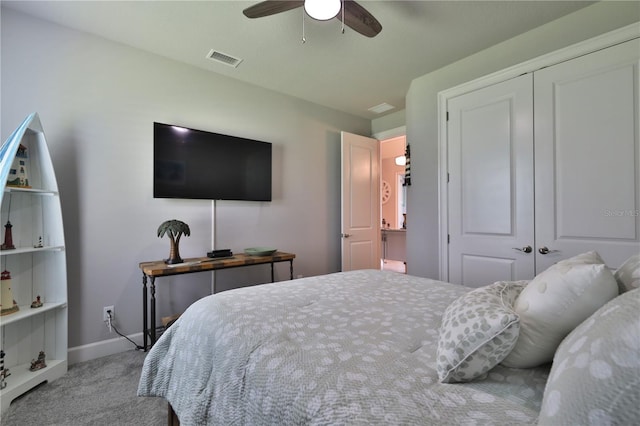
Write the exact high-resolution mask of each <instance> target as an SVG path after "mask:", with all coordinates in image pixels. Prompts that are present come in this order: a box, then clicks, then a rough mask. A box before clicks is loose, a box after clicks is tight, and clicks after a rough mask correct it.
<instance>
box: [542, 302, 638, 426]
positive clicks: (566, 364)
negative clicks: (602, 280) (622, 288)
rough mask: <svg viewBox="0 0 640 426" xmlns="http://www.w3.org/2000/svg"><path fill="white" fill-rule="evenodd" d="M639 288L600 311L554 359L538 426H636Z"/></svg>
mask: <svg viewBox="0 0 640 426" xmlns="http://www.w3.org/2000/svg"><path fill="white" fill-rule="evenodd" d="M638 307H640V289H636V290H631V291H628V292H626V293H624V294H622V295H621V296H618V297H616V298H615V299H613V300H611V301H610V302H609V303H607V304H606V305H604V306H603V307H602V308H600V309H599V310H598V311H597V312H596V313H594V314H593V315H592V316H591V317H589V318H588V319H587V320H586V321H584V322H583V323H582V324H580V325H579V326H578V327H577V328H576V329H575V330H573V331H572V332H571V333H570V334H569V335H568V336H567V338H566V339H564V340H563V342H562V344H560V346H559V347H558V351H557V352H556V354H555V357H554V358H553V366H552V367H551V372H550V373H549V379H548V381H547V386H546V388H545V391H544V397H543V399H542V408H541V410H540V417H539V423H538V424H539V425H542V426H544V425H553V426H556V425H631V424H638V419H639V418H640V404H639V403H638V401H640V357H639V356H638V354H639V353H640V316H638Z"/></svg>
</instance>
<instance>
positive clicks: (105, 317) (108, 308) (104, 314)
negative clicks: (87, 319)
mask: <svg viewBox="0 0 640 426" xmlns="http://www.w3.org/2000/svg"><path fill="white" fill-rule="evenodd" d="M107 311H111V322H113V321H114V320H115V319H116V311H115V309H113V305H112V306H105V307H104V308H102V321H104V322H107V321H109V314H108V313H107Z"/></svg>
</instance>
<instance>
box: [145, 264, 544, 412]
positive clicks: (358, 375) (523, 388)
mask: <svg viewBox="0 0 640 426" xmlns="http://www.w3.org/2000/svg"><path fill="white" fill-rule="evenodd" d="M468 290H469V289H468V288H465V287H461V286H456V285H452V284H448V283H443V282H439V281H433V280H429V279H425V278H418V277H412V276H408V275H403V274H398V273H393V272H383V271H354V272H345V273H336V274H330V275H325V276H319V277H309V278H303V279H298V280H294V281H287V282H278V283H274V284H265V285H260V286H254V287H248V288H242V289H237V290H232V291H227V292H223V293H219V294H216V295H214V296H209V297H205V298H203V299H201V300H199V301H197V302H195V303H194V304H193V305H192V306H191V307H190V308H189V309H188V310H187V311H186V312H185V313H184V314H183V315H182V316H181V317H180V319H179V320H178V321H176V322H175V323H174V325H172V326H171V328H169V330H168V331H167V332H165V333H164V334H163V335H162V336H161V338H160V339H159V340H158V342H157V343H156V344H155V345H154V347H153V348H152V350H151V351H150V352H149V354H148V355H147V358H146V360H145V363H144V367H143V371H142V377H141V379H140V385H139V389H138V395H140V396H161V397H165V398H166V399H167V400H168V401H169V403H170V404H171V405H172V407H173V408H174V410H175V411H176V413H177V414H178V417H179V418H180V421H181V423H182V424H183V425H191V424H216V425H276V424H277V425H303V424H305V425H306V424H312V425H315V424H324V425H329V424H330V425H340V424H349V425H354V424H361V425H365V424H367V425H368V424H384V425H390V424H403V425H407V424H423V425H424V424H464V425H476V424H478V425H482V424H504V425H514V424H533V423H535V422H536V419H537V416H538V412H539V410H540V404H541V400H542V394H543V391H544V385H545V382H546V379H547V375H548V368H536V369H526V370H523V369H509V368H505V367H501V366H498V367H496V368H494V369H493V370H491V371H490V373H489V375H488V376H487V378H485V379H484V380H477V381H474V382H472V383H467V384H440V383H438V380H437V374H436V371H435V356H436V348H437V341H438V328H439V326H440V318H441V315H442V312H443V311H444V309H445V308H446V307H447V306H448V305H449V303H451V302H452V301H453V300H454V299H455V298H457V297H458V296H459V295H461V294H462V293H464V292H466V291H468Z"/></svg>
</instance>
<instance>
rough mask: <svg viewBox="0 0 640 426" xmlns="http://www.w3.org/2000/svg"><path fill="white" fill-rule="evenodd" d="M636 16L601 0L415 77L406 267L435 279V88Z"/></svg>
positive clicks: (639, 12)
mask: <svg viewBox="0 0 640 426" xmlns="http://www.w3.org/2000/svg"><path fill="white" fill-rule="evenodd" d="M639 20H640V3H638V2H602V3H597V4H595V5H593V6H589V7H587V8H585V9H581V10H579V11H577V12H575V13H573V14H570V15H567V16H565V17H563V18H560V19H558V20H556V21H554V22H551V23H549V24H547V25H544V26H542V27H539V28H537V29H534V30H532V31H529V32H527V33H524V34H522V35H520V36H518V37H515V38H513V39H510V40H508V41H506V42H503V43H501V44H498V45H496V46H493V47H491V48H489V49H486V50H484V51H481V52H479V53H477V54H474V55H472V56H469V57H467V58H465V59H462V60H460V61H458V62H455V63H453V64H451V65H449V66H446V67H443V68H441V69H439V70H437V71H434V72H432V73H429V74H426V75H424V76H422V77H420V78H417V79H415V80H414V81H413V82H412V84H411V87H410V89H409V92H408V94H407V107H406V121H407V143H408V144H410V145H411V176H412V186H411V187H409V189H408V200H407V223H408V226H407V228H408V231H407V270H408V272H409V273H410V274H413V275H419V276H424V277H429V278H436V279H437V278H439V261H440V257H439V242H438V232H439V223H438V212H439V210H438V158H439V153H438V104H437V95H438V92H440V91H442V90H445V89H449V88H451V87H454V86H457V85H459V84H462V83H465V82H467V81H471V80H474V79H476V78H479V77H482V76H484V75H487V74H490V73H492V72H495V71H499V70H501V69H504V68H507V67H509V66H512V65H516V64H519V63H522V62H524V61H526V60H529V59H533V58H536V57H538V56H541V55H543V54H546V53H550V52H553V51H554V50H558V49H560V48H563V47H566V46H569V45H571V44H574V43H577V42H579V41H582V40H586V39H588V38H591V37H594V36H596V35H599V34H603V33H605V32H608V31H611V30H614V29H616V28H620V27H623V26H626V25H630V24H633V23H634V22H638V21H639Z"/></svg>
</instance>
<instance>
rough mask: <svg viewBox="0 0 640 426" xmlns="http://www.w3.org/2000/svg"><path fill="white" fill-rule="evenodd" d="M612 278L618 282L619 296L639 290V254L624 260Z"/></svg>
mask: <svg viewBox="0 0 640 426" xmlns="http://www.w3.org/2000/svg"><path fill="white" fill-rule="evenodd" d="M613 276H614V277H616V281H617V282H618V290H619V292H620V294H622V293H624V292H626V291H629V290H633V289H634V288H640V253H638V254H634V255H633V256H631V257H630V258H628V259H627V260H625V262H624V263H623V264H622V266H620V267H619V268H618V270H617V271H616V273H615V274H614V275H613Z"/></svg>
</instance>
